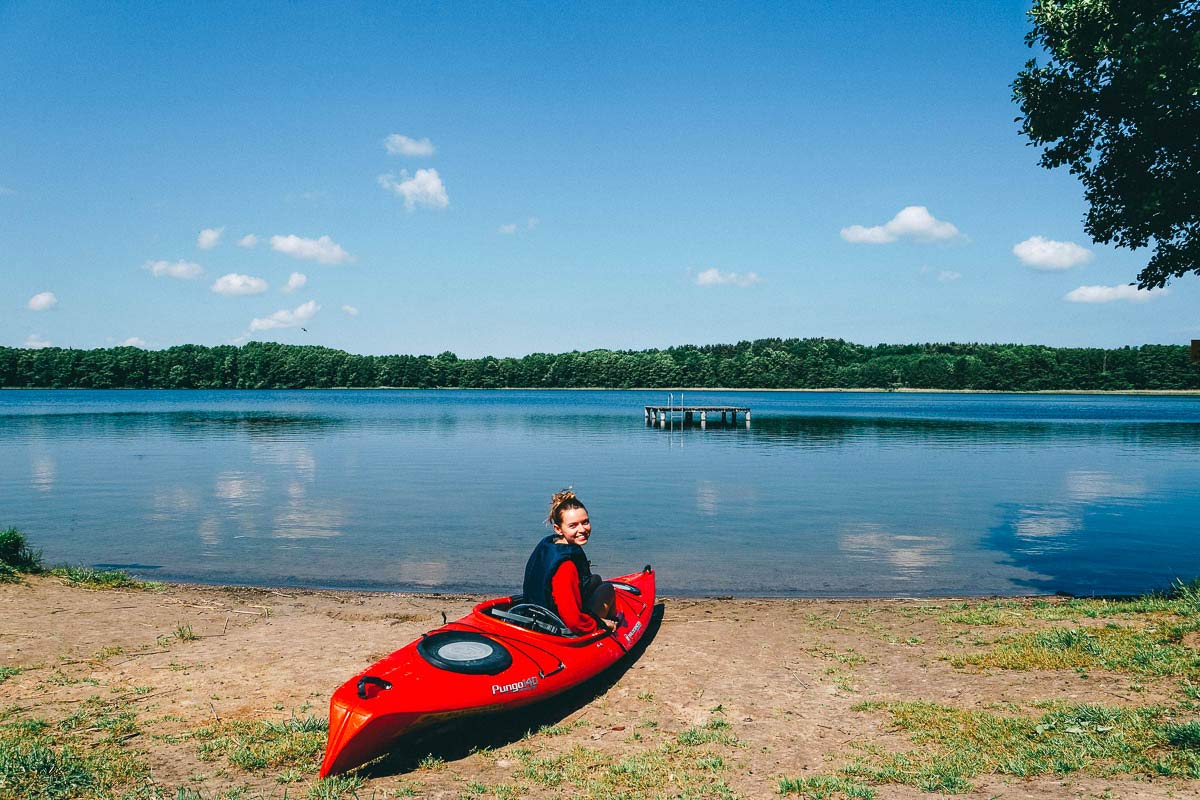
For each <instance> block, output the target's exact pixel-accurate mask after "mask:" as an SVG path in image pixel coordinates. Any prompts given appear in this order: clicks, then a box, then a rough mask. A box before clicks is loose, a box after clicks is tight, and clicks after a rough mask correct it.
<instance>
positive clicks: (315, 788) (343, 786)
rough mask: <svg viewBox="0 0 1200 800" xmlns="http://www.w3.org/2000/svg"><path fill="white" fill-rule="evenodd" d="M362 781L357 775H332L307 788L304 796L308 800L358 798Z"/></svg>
mask: <svg viewBox="0 0 1200 800" xmlns="http://www.w3.org/2000/svg"><path fill="white" fill-rule="evenodd" d="M362 783H363V780H362V778H360V777H358V776H357V775H334V776H332V777H329V778H321V779H320V780H318V781H316V782H315V783H313V785H312V786H310V787H309V789H308V793H307V794H306V795H305V797H306V798H308V800H341V799H342V798H343V797H352V798H357V797H358V790H359V789H360V788H362Z"/></svg>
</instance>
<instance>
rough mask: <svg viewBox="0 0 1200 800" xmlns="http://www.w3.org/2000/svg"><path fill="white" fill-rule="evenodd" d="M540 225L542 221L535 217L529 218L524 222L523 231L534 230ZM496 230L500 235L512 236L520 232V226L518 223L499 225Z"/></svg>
mask: <svg viewBox="0 0 1200 800" xmlns="http://www.w3.org/2000/svg"><path fill="white" fill-rule="evenodd" d="M540 224H542V221H541V220H540V219H538V218H537V217H530V218H529V219H527V220H525V230H527V231H532V230H536V229H537V226H538V225H540ZM496 230H497V231H499V232H500V233H502V234H504V235H505V236H512V235H514V234H516V233H517V232H518V231H520V230H521V225H520V223H517V222H510V223H508V224H507V225H501V226H500V227H499V228H497V229H496Z"/></svg>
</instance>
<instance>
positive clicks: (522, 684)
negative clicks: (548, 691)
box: [492, 675, 538, 694]
mask: <svg viewBox="0 0 1200 800" xmlns="http://www.w3.org/2000/svg"><path fill="white" fill-rule="evenodd" d="M537 685H538V679H537V675H530V676H529V677H528V678H526V679H525V680H523V681H517V682H516V683H505V684H503V685H502V684H499V683H493V684H492V694H512V693H513V692H528V691H529V690H530V689H536V688H537Z"/></svg>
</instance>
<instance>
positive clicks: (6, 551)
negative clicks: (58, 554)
mask: <svg viewBox="0 0 1200 800" xmlns="http://www.w3.org/2000/svg"><path fill="white" fill-rule="evenodd" d="M43 573H49V574H51V575H54V576H56V577H58V578H62V579H63V580H65V581H66V582H67V583H70V584H73V585H75V586H83V587H85V588H88V589H150V590H157V589H159V588H160V587H161V584H158V583H154V582H152V581H139V580H137V579H135V578H132V577H130V576H129V575H128V574H127V573H125V572H122V571H120V570H111V569H95V568H93V567H77V566H72V565H69V564H60V565H58V566H55V567H52V568H50V569H47V568H46V566H45V565H44V564H43V563H42V551H40V550H35V549H33V548H32V547H30V546H29V542H28V541H27V540H26V539H25V534H23V533H21V532H20V531H19V530H17V529H16V528H7V529H5V530H3V531H0V583H4V582H9V583H11V582H13V581H17V580H20V578H21V576H22V575H37V574H43Z"/></svg>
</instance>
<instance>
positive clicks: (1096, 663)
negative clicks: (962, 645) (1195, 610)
mask: <svg viewBox="0 0 1200 800" xmlns="http://www.w3.org/2000/svg"><path fill="white" fill-rule="evenodd" d="M1198 628H1200V621H1189V622H1187V623H1183V624H1159V625H1156V626H1148V627H1146V628H1142V629H1139V628H1131V627H1124V626H1117V625H1109V626H1106V627H1102V628H1052V629H1050V630H1045V631H1030V632H1027V633H1021V634H1017V635H1016V636H1012V637H1009V638H1007V639H1003V640H1001V641H1000V642H998V643H997V644H995V645H994V646H993V647H991V648H990V649H989V650H986V651H985V652H982V653H972V654H968V655H960V656H954V657H952V658H951V659H950V661H951V663H952V664H954V665H955V666H966V665H972V666H979V667H999V668H1000V669H1082V670H1085V671H1086V670H1088V669H1105V670H1109V671H1112V672H1124V673H1130V674H1134V675H1148V676H1155V677H1164V676H1174V677H1181V678H1197V679H1200V652H1197V651H1196V650H1194V649H1192V648H1190V647H1187V646H1186V645H1184V644H1183V643H1182V639H1183V637H1184V635H1185V634H1187V633H1189V632H1191V631H1193V630H1196V629H1198Z"/></svg>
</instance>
